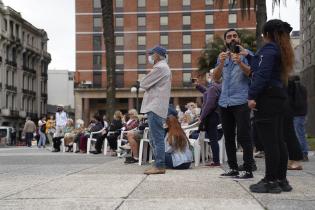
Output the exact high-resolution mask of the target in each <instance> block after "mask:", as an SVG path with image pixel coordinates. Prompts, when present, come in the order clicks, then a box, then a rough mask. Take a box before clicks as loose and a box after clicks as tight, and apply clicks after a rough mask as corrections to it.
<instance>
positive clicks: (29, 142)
mask: <svg viewBox="0 0 315 210" xmlns="http://www.w3.org/2000/svg"><path fill="white" fill-rule="evenodd" d="M33 138H34V134H33V133H26V134H25V139H26V145H27V146H28V147H31V146H32V140H33Z"/></svg>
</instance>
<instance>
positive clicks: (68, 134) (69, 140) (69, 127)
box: [63, 118, 74, 152]
mask: <svg viewBox="0 0 315 210" xmlns="http://www.w3.org/2000/svg"><path fill="white" fill-rule="evenodd" d="M73 130H74V127H73V120H72V119H70V118H69V119H68V120H67V124H66V127H65V128H64V134H65V136H64V138H63V139H64V145H65V147H67V149H66V152H70V151H71V148H72V145H73V141H74V134H73V133H72V132H73Z"/></svg>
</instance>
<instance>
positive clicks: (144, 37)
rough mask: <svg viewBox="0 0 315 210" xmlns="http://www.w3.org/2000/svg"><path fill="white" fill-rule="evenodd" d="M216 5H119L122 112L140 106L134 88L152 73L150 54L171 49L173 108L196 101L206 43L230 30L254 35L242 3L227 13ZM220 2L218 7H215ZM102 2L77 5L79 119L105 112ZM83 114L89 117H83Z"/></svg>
mask: <svg viewBox="0 0 315 210" xmlns="http://www.w3.org/2000/svg"><path fill="white" fill-rule="evenodd" d="M214 2H215V1H213V0H114V18H115V23H114V24H115V43H116V80H117V95H116V97H117V101H118V105H117V109H120V110H127V109H128V108H131V107H134V106H135V97H136V95H135V94H134V93H131V92H130V88H131V87H132V86H133V85H135V83H136V81H137V80H138V79H140V78H142V77H143V76H144V75H145V74H146V73H147V71H148V70H149V69H150V68H152V66H151V65H149V64H148V62H147V59H146V50H147V49H149V48H152V47H153V46H155V45H157V44H160V45H162V46H164V47H166V48H167V49H168V52H169V56H168V62H169V65H170V67H171V70H172V76H173V80H172V92H171V97H172V102H173V103H174V104H175V105H177V104H184V103H186V102H188V101H196V98H197V97H199V96H200V94H199V93H198V92H197V91H196V90H195V89H194V88H193V87H192V86H191V83H190V79H191V77H195V76H197V74H198V73H197V69H198V65H197V62H198V57H199V56H200V55H201V51H202V49H203V47H204V46H205V43H206V42H207V41H208V42H209V41H212V40H213V37H214V36H215V35H219V36H222V34H223V33H224V31H226V30H227V29H228V28H236V29H247V30H253V31H255V26H256V18H255V11H254V9H253V8H252V11H251V13H250V15H251V16H250V18H247V17H245V18H242V14H241V10H240V7H239V5H240V2H237V4H236V5H234V7H233V8H232V2H233V1H231V0H223V4H222V7H220V5H219V4H214ZM216 2H217V1H216ZM101 15H102V14H101V5H100V0H76V75H75V82H76V86H75V108H76V118H81V117H83V118H84V119H88V118H89V116H90V114H92V113H94V112H96V111H101V112H102V111H103V112H105V110H106V106H105V104H106V67H105V66H106V65H105V49H104V42H103V35H102V32H103V29H102V16H101ZM140 97H142V95H140ZM83 113H84V116H83Z"/></svg>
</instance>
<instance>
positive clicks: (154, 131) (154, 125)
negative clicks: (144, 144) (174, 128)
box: [147, 112, 165, 168]
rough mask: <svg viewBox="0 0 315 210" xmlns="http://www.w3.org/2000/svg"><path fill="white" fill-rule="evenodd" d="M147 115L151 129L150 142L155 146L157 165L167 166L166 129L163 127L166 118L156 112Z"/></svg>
mask: <svg viewBox="0 0 315 210" xmlns="http://www.w3.org/2000/svg"><path fill="white" fill-rule="evenodd" d="M147 115H148V124H149V129H150V132H149V137H150V144H151V146H152V147H153V154H154V157H155V167H157V168H165V142H164V137H165V130H164V128H163V124H164V122H165V119H164V118H162V117H160V116H159V115H157V114H155V113H154V112H148V113H147Z"/></svg>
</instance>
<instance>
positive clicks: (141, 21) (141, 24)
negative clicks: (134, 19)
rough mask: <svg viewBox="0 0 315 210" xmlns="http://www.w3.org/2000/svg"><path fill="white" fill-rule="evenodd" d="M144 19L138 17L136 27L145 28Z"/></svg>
mask: <svg viewBox="0 0 315 210" xmlns="http://www.w3.org/2000/svg"><path fill="white" fill-rule="evenodd" d="M145 24H146V21H145V17H138V26H145Z"/></svg>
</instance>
